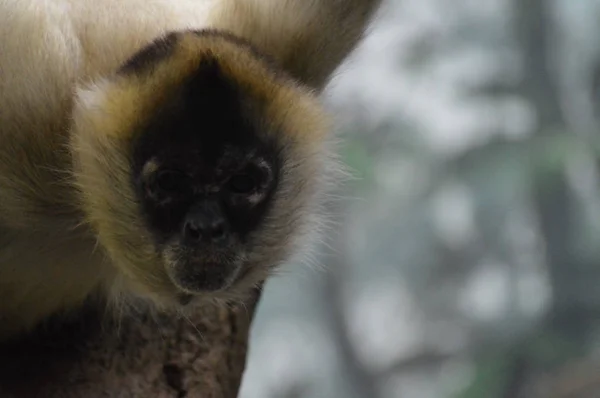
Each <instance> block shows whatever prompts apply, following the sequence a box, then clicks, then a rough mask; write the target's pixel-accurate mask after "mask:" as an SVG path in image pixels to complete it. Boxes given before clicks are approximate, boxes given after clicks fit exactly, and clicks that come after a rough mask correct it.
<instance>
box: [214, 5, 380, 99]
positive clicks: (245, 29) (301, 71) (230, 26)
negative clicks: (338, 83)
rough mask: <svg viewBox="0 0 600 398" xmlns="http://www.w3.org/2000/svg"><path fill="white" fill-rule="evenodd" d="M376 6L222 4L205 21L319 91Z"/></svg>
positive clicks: (354, 44)
mask: <svg viewBox="0 0 600 398" xmlns="http://www.w3.org/2000/svg"><path fill="white" fill-rule="evenodd" d="M381 1H382V0H343V1H340V0H221V1H220V2H219V4H218V5H217V6H216V9H215V10H214V11H213V12H214V14H213V15H211V16H210V18H209V20H210V21H214V22H213V27H214V28H217V29H224V30H227V31H230V32H232V33H234V34H236V35H238V36H241V37H243V38H245V39H246V40H248V41H250V42H251V43H253V44H254V45H255V46H257V47H258V48H259V49H260V50H262V51H263V52H265V53H267V54H269V55H270V56H271V57H273V58H275V59H276V60H277V61H278V62H279V63H280V65H281V66H282V67H283V68H284V69H285V70H286V71H287V72H288V73H290V74H291V75H292V76H294V77H295V78H296V79H298V80H300V81H301V82H303V83H305V84H307V85H308V86H311V87H313V88H315V89H317V90H320V89H322V88H323V87H324V86H325V84H326V83H327V82H328V80H329V78H330V77H331V75H332V73H333V72H334V70H335V69H336V68H337V67H338V66H339V65H340V63H341V62H342V61H343V60H344V59H345V58H346V57H347V56H348V54H349V53H350V52H351V51H352V50H353V49H354V47H356V45H357V44H358V42H359V41H360V40H361V38H362V36H363V34H364V32H365V30H366V28H367V26H368V25H369V22H370V21H371V18H372V16H373V14H374V13H375V11H376V10H377V9H378V7H379V5H380V4H381Z"/></svg>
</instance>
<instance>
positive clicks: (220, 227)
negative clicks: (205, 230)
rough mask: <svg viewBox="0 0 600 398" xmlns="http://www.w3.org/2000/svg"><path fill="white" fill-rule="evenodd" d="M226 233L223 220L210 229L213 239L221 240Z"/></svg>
mask: <svg viewBox="0 0 600 398" xmlns="http://www.w3.org/2000/svg"><path fill="white" fill-rule="evenodd" d="M225 235H226V231H225V223H223V222H219V223H216V224H214V225H213V227H212V228H211V231H210V237H211V239H213V240H221V239H223V238H225Z"/></svg>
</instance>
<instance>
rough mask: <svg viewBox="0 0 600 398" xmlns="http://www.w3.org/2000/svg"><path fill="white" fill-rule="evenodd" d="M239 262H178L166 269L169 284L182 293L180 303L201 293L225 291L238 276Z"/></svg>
mask: <svg viewBox="0 0 600 398" xmlns="http://www.w3.org/2000/svg"><path fill="white" fill-rule="evenodd" d="M241 268H242V267H241V263H239V262H199V261H185V260H184V261H178V262H177V263H175V264H171V265H170V266H168V267H167V273H168V275H169V278H170V279H171V282H172V283H173V284H174V285H175V286H176V287H177V288H178V289H179V290H181V291H182V293H183V294H182V296H181V297H180V298H179V301H180V302H182V301H183V302H185V301H191V297H188V296H193V295H197V294H203V293H215V292H220V291H224V290H227V289H228V288H229V287H230V286H231V285H232V284H233V283H235V282H236V280H237V279H238V276H239V275H240V270H241Z"/></svg>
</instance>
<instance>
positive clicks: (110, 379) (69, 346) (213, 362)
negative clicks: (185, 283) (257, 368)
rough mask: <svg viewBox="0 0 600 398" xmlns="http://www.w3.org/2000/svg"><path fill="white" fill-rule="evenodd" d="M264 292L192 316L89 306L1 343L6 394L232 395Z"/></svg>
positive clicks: (1, 384)
mask: <svg viewBox="0 0 600 398" xmlns="http://www.w3.org/2000/svg"><path fill="white" fill-rule="evenodd" d="M258 298H259V294H257V295H256V298H255V299H254V300H252V302H250V303H245V304H246V305H245V306H243V305H237V306H230V307H224V306H220V307H219V306H214V305H206V306H203V307H201V308H199V309H198V310H197V311H195V312H194V314H192V315H189V316H188V319H185V318H181V317H180V316H178V315H175V314H174V315H162V316H160V317H159V318H157V317H155V316H154V317H153V316H149V315H147V314H141V315H140V314H138V315H136V316H129V317H125V318H123V319H122V321H121V322H119V323H114V322H110V323H107V322H106V319H105V318H106V317H105V316H104V313H103V312H101V311H99V310H98V309H95V308H90V309H88V310H86V311H85V312H84V313H83V314H81V315H80V316H78V317H77V319H76V320H74V321H73V322H71V323H70V324H69V325H64V324H62V325H61V326H60V327H58V328H53V329H52V330H48V329H46V330H45V331H44V332H39V333H37V334H36V335H35V336H30V337H28V338H26V339H22V340H20V341H18V342H13V343H11V344H8V345H5V346H3V347H0V397H2V398H29V397H31V398H37V397H40V398H42V397H43V398H84V397H85V398H100V397H111V398H129V397H157V398H167V397H169V398H170V397H177V398H183V397H185V398H195V397H202V398H233V397H236V396H237V394H238V389H239V386H240V382H241V378H242V374H243V371H244V368H245V363H246V352H247V342H248V334H249V329H250V324H251V320H252V315H253V313H254V309H255V307H256V303H257V301H258Z"/></svg>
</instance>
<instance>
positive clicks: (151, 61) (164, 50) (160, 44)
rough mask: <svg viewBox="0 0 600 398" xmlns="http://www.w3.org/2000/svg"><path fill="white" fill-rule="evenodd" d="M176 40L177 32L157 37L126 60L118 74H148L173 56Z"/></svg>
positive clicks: (177, 37)
mask: <svg viewBox="0 0 600 398" xmlns="http://www.w3.org/2000/svg"><path fill="white" fill-rule="evenodd" d="M178 39H179V35H178V33H177V32H171V33H169V34H167V35H165V36H163V37H159V38H158V39H156V40H154V41H153V42H152V43H150V44H149V45H147V46H146V47H144V48H143V49H141V50H140V51H139V52H137V53H136V54H135V55H134V56H133V57H131V58H130V59H128V60H127V62H125V64H123V66H121V68H120V69H119V71H118V72H119V73H123V74H125V75H131V74H137V75H140V74H144V73H147V72H150V71H151V70H152V68H154V67H155V66H156V65H157V64H158V63H160V62H161V61H163V60H165V59H167V58H168V57H169V56H170V55H171V54H173V52H174V51H175V47H176V45H177V41H178Z"/></svg>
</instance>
